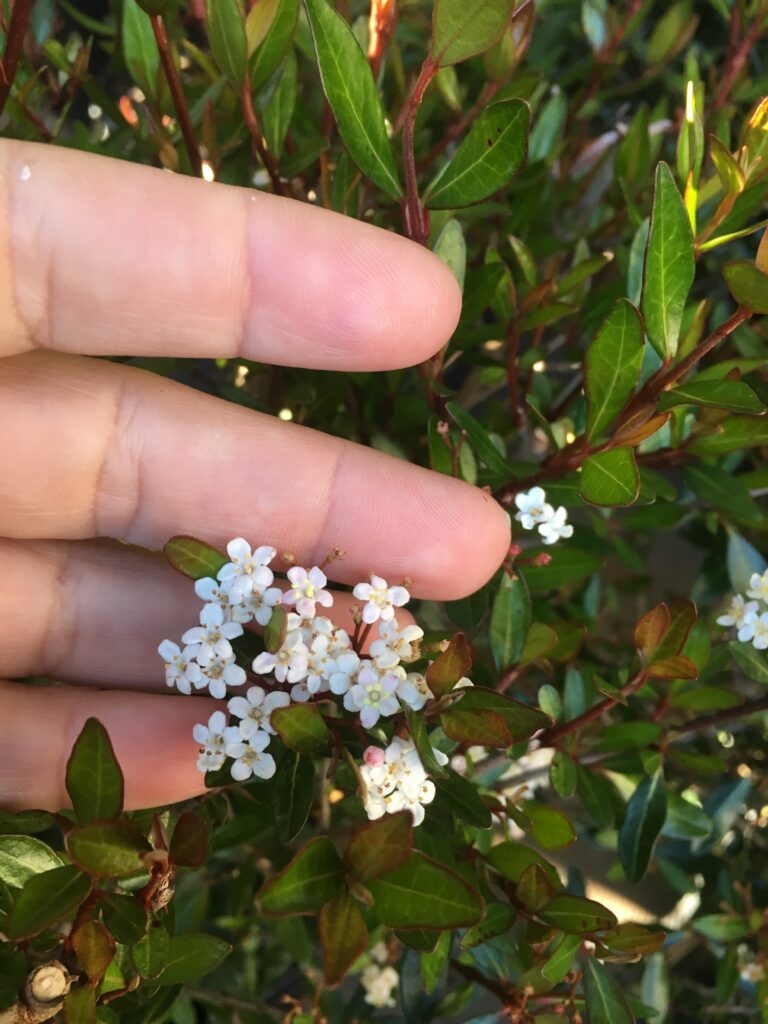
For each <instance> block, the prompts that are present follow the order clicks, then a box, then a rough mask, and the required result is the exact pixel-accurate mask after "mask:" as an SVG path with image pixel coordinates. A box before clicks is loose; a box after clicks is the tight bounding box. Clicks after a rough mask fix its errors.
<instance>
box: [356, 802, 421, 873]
mask: <svg viewBox="0 0 768 1024" xmlns="http://www.w3.org/2000/svg"><path fill="white" fill-rule="evenodd" d="M412 849H413V818H412V817H411V813H410V811H399V812H398V813H397V814H386V815H385V816H384V817H383V818H379V819H378V821H372V822H370V823H369V824H367V825H363V826H362V828H359V829H358V830H357V832H355V834H354V835H353V836H352V838H351V839H350V841H349V843H348V845H347V849H346V851H345V853H344V859H345V860H346V862H347V864H348V865H349V867H350V868H351V869H352V870H353V871H354V872H355V874H356V875H357V877H358V878H360V879H362V881H364V882H365V881H367V880H368V879H369V878H378V877H379V875H384V874H386V873H387V872H388V871H396V870H397V869H398V868H399V867H401V866H402V865H403V864H404V863H405V862H406V861H407V860H408V857H409V856H410V853H411V850H412Z"/></svg>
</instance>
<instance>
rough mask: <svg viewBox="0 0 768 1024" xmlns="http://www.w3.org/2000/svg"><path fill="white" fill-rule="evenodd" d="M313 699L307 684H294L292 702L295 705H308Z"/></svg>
mask: <svg viewBox="0 0 768 1024" xmlns="http://www.w3.org/2000/svg"><path fill="white" fill-rule="evenodd" d="M311 697H312V694H311V693H310V692H309V687H308V686H307V684H306V683H305V682H301V683H294V685H293V686H292V687H291V700H292V701H293V703H294V704H306V703H307V701H308V700H310V698H311Z"/></svg>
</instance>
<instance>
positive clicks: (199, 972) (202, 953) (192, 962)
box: [154, 932, 232, 985]
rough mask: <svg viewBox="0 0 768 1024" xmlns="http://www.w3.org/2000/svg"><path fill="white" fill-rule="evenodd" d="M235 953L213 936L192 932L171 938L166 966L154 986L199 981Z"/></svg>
mask: <svg viewBox="0 0 768 1024" xmlns="http://www.w3.org/2000/svg"><path fill="white" fill-rule="evenodd" d="M231 952H232V947H231V946H230V945H229V943H228V942H224V940H223V939H219V938H216V936H214V935H202V934H198V933H195V932H190V933H189V934H187V935H172V936H171V939H170V941H169V943H168V952H167V957H166V966H165V968H164V969H163V970H162V972H161V973H160V974H159V975H158V976H157V977H156V978H155V979H154V984H155V985H181V984H183V983H184V982H187V981H197V980H198V978H203V977H205V975H206V974H210V973H211V971H215V970H216V968H217V967H218V966H219V964H221V963H222V962H223V961H224V960H225V959H226V958H227V957H228V956H229V954H230V953H231Z"/></svg>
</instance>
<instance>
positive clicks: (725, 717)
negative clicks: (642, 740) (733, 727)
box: [669, 697, 768, 742]
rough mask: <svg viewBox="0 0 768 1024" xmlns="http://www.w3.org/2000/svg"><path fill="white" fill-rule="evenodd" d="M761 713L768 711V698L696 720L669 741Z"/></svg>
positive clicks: (671, 735)
mask: <svg viewBox="0 0 768 1024" xmlns="http://www.w3.org/2000/svg"><path fill="white" fill-rule="evenodd" d="M760 711H768V697H761V698H760V700H752V701H746V702H745V703H744V704H739V705H738V706H737V707H735V708H726V709H725V711H716V712H715V713H714V714H712V715H702V716H701V718H694V719H693V721H691V722H687V723H686V724H685V725H683V726H681V727H680V728H679V729H674V730H673V731H672V732H671V733H670V735H669V741H670V742H671V741H672V740H677V739H680V738H681V737H682V736H689V735H691V734H693V733H697V732H707V731H708V730H709V729H712V728H714V727H715V726H716V725H720V724H721V723H723V722H734V721H736V720H737V719H739V718H747V717H748V716H749V715H756V714H758V712H760Z"/></svg>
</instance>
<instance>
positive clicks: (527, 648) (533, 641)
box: [520, 622, 558, 666]
mask: <svg viewBox="0 0 768 1024" xmlns="http://www.w3.org/2000/svg"><path fill="white" fill-rule="evenodd" d="M557 643H558V640H557V631H556V630H555V629H554V628H553V627H552V626H548V625H546V623H544V622H532V623H531V625H530V627H529V629H528V632H527V633H526V634H525V642H524V644H523V649H522V651H521V652H520V665H521V666H525V665H531V664H533V662H535V661H538V660H539V659H540V658H545V657H548V656H549V655H551V654H552V653H553V652H554V651H555V650H556V648H557Z"/></svg>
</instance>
